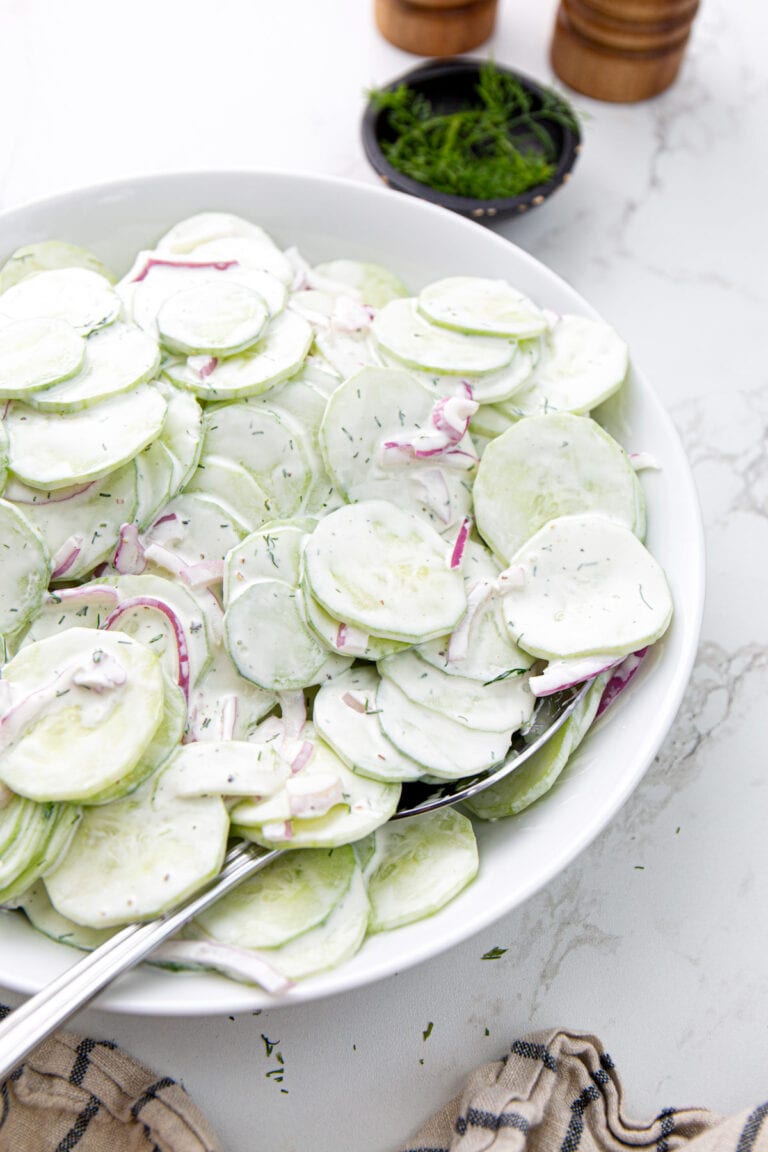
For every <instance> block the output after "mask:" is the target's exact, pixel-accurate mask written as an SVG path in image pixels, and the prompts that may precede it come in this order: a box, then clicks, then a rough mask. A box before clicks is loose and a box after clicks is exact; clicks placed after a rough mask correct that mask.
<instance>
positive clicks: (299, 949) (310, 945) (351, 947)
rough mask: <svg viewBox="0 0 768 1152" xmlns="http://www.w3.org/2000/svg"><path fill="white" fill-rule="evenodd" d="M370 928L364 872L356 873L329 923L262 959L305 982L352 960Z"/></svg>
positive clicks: (269, 950) (265, 953)
mask: <svg viewBox="0 0 768 1152" xmlns="http://www.w3.org/2000/svg"><path fill="white" fill-rule="evenodd" d="M367 927H368V897H367V895H366V891H365V883H364V881H363V877H362V875H361V873H360V870H359V869H358V868H356V869H355V870H354V872H353V873H352V879H351V881H350V884H349V887H348V889H347V891H346V892H345V893H344V895H343V896H342V898H341V900H340V901H339V902H338V904H337V905H336V907H335V908H334V909H333V911H332V912H331V913H330V915H329V916H328V917H327V919H326V920H324V921H323V922H322V923H321V924H318V925H317V927H315V928H310V930H309V931H308V932H302V934H301V935H300V936H296V937H294V939H293V940H289V941H287V943H285V944H283V945H282V946H281V947H280V948H270V949H264V950H263V951H262V953H261V954H262V956H263V957H264V959H265V960H266V961H267V963H268V964H270V965H271V966H272V967H273V968H276V969H277V971H278V972H280V973H281V974H282V975H283V976H285V977H287V978H288V979H289V980H303V979H305V978H306V977H307V976H313V975H315V974H316V973H318V972H324V971H325V970H326V969H328V968H335V967H336V966H337V965H339V964H343V963H344V961H345V960H349V958H350V957H351V956H354V955H355V953H356V952H357V951H358V949H359V948H360V945H361V944H362V943H363V940H364V939H365V934H366V930H367Z"/></svg>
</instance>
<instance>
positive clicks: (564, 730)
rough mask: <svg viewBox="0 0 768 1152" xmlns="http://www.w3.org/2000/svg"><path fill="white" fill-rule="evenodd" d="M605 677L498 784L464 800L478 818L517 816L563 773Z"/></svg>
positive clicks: (583, 733)
mask: <svg viewBox="0 0 768 1152" xmlns="http://www.w3.org/2000/svg"><path fill="white" fill-rule="evenodd" d="M607 680H608V676H607V675H606V676H598V677H597V678H596V680H595V683H594V685H593V686H592V687H591V688H590V690H589V691H588V692H587V694H586V696H584V698H583V699H582V700H580V701H579V703H578V704H577V705H576V707H575V708H574V710H573V712H572V713H571V715H570V716H569V717H568V719H567V720H566V722H565V724H563V726H562V727H561V728H560V730H559V731H558V732H556V733H555V735H554V736H552V737H551V738H550V739H549V740H548V741H547V743H546V744H544V745H543V747H541V748H540V749H539V750H538V752H534V753H533V755H532V756H531V757H530V758H529V759H528V760H526V761H525V763H524V764H521V765H520V767H519V768H517V769H516V770H515V771H514V772H511V773H510V774H509V776H505V777H504V779H503V780H500V781H499V782H498V784H492V785H491V786H490V788H486V789H485V791H484V792H479V793H478V794H477V795H476V796H472V797H471V798H470V799H469V800H467V801H465V807H467V808H468V809H469V810H470V812H472V814H473V815H474V816H478V817H479V818H480V819H481V820H501V819H503V818H504V817H506V816H516V815H517V814H518V813H519V812H522V811H524V809H526V808H528V807H529V806H530V805H531V804H533V803H534V801H536V800H538V799H539V798H540V797H541V796H543V795H544V794H545V793H546V792H548V791H549V789H550V788H551V787H552V785H553V784H554V783H555V781H556V780H557V778H558V777H559V776H560V774H561V773H562V771H563V769H564V768H565V766H566V764H567V763H568V760H569V759H570V757H571V756H572V754H573V753H574V752H575V751H576V749H577V748H578V746H579V744H580V743H581V741H582V740H583V739H584V737H585V736H586V734H587V731H588V730H589V728H590V726H591V724H592V721H593V720H594V718H595V716H596V714H597V709H598V707H599V705H600V700H601V698H602V695H603V689H604V688H605V684H606V681H607Z"/></svg>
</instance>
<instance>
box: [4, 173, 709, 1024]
mask: <svg viewBox="0 0 768 1152" xmlns="http://www.w3.org/2000/svg"><path fill="white" fill-rule="evenodd" d="M249 182H256V184H258V183H264V184H265V185H266V189H265V190H266V191H269V192H271V191H272V187H270V186H274V190H275V191H278V190H279V189H280V188H281V187H282V190H283V191H284V192H285V191H288V190H289V188H290V186H293V187H292V189H290V190H292V191H295V193H297V194H298V193H301V200H302V203H303V202H304V200H305V199H306V193H307V192H309V191H311V190H312V189H315V190H316V191H317V189H318V188H319V187H323V188H325V189H326V192H327V194H328V195H329V197H331V198H332V202H333V203H335V202H336V199H337V194H338V193H344V192H346V193H347V194H349V195H351V196H353V197H356V198H359V200H360V201H365V200H370V199H373V200H374V201H377V202H378V203H380V204H382V205H383V204H385V203H388V204H389V205H390V209H391V211H394V212H396V213H397V214H401V213H402V212H406V213H410V214H412V215H415V216H416V217H421V219H422V220H423V221H424V222H425V223H426V222H428V220H429V219H435V220H439V221H442V223H443V226H445V227H448V228H450V229H455V230H457V231H459V232H461V233H463V234H464V236H465V237H467V238H468V239H469V240H471V239H472V238H474V237H479V238H481V239H480V240H479V243H480V246H481V248H482V249H487V250H488V252H489V255H492V254H493V252H495V251H498V253H499V255H500V256H501V254H502V253H503V252H504V251H505V250H508V251H509V253H510V256H511V259H512V261H513V262H515V261H516V262H517V263H518V267H520V266H521V265H522V267H523V269H525V268H526V266H527V268H528V269H529V270H530V271H531V272H532V273H533V274H534V275H535V276H537V277H543V278H544V279H546V280H548V281H551V282H553V286H555V287H558V286H559V288H558V290H562V291H564V292H565V293H566V294H567V295H568V296H569V297H570V298H572V303H573V304H578V306H579V308H580V309H582V310H583V313H584V314H585V315H589V316H593V317H598V316H599V313H598V311H597V310H596V308H595V307H594V306H593V305H592V304H590V303H589V301H588V300H586V299H585V298H584V297H583V296H582V295H581V294H580V293H579V292H578V291H577V290H576V289H575V288H574V287H573V286H572V285H570V284H569V283H568V282H567V281H566V280H565V279H564V278H563V277H562V276H561V275H559V274H558V273H557V272H555V271H554V270H553V269H551V268H550V267H549V266H548V265H546V264H544V263H543V262H542V261H540V260H538V259H536V258H535V257H533V256H531V255H530V254H529V253H527V252H525V251H524V250H523V249H521V248H520V247H519V246H517V245H516V244H514V242H511V241H509V240H507V239H506V238H505V237H503V236H502V235H500V234H498V233H495V232H493V231H490V230H487V229H482V230H480V231H479V232H478V230H477V229H476V228H475V227H474V225H473V224H472V222H471V221H469V220H467V219H466V218H462V217H461V216H457V215H456V214H455V213H451V212H449V211H448V210H447V209H445V208H443V207H441V206H439V205H434V204H431V203H429V202H427V201H424V200H420V201H419V200H411V199H408V200H404V199H403V198H402V197H395V196H393V195H392V194H391V193H390V192H388V191H387V190H386V189H385V188H382V187H379V186H377V185H375V184H374V185H368V184H365V183H363V182H361V181H357V180H351V179H349V178H344V177H335V176H328V175H314V174H311V173H306V172H285V171H279V170H267V169H258V168H240V169H218V170H216V169H213V170H205V169H198V170H189V171H183V170H182V171H179V170H168V171H164V172H156V173H151V174H144V175H137V176H126V177H123V178H118V179H115V180H110V181H106V182H97V183H92V184H89V185H83V186H80V187H71V188H69V189H63V190H61V191H60V192H58V193H54V194H52V195H47V196H41V197H38V198H36V199H33V200H29V201H26V202H24V203H22V204H18V205H15V206H12V207H9V208H6V209H4V210H3V211H2V212H0V227H2V225H4V224H6V223H7V222H11V221H13V220H14V218H18V222H19V223H22V222H23V218H24V216H25V215H26V214H28V213H33V214H39V213H40V212H41V211H43V212H44V211H45V210H46V209H49V210H54V209H56V210H58V211H59V212H63V211H68V210H71V209H72V208H76V209H79V210H82V201H83V199H88V198H100V199H101V201H102V202H103V203H107V202H109V201H114V200H117V201H119V202H122V201H123V200H125V198H129V199H130V198H131V197H133V196H136V195H137V194H139V193H141V192H142V190H144V194H145V195H146V194H147V192H149V191H152V190H154V189H158V188H162V189H163V194H164V195H166V196H167V197H168V196H170V195H171V194H172V193H176V192H177V191H178V189H179V187H180V186H184V187H186V186H188V185H190V186H192V188H191V190H190V194H189V195H190V197H191V196H192V195H193V194H194V199H195V201H196V202H197V207H196V208H194V209H193V211H200V212H202V211H206V210H215V207H214V208H213V209H211V208H210V194H209V188H210V186H211V185H214V186H215V185H220V186H222V187H223V188H228V189H233V191H232V192H231V193H229V195H231V197H232V198H233V199H237V198H242V196H243V195H244V191H246V190H247V188H246V186H247V184H248V183H249ZM241 186H243V187H242V188H241ZM153 206H154V201H153ZM360 206H361V205H360V204H358V207H360ZM220 210H222V211H235V209H232V208H229V207H226V206H224V205H222V206H221V208H220ZM365 210H366V219H367V213H368V210H369V205H365ZM280 211H281V212H282V211H283V209H282V201H281V207H280ZM312 213H313V216H314V215H316V206H315V205H314V203H313V204H312ZM387 214H388V215H390V214H391V212H389V213H387ZM32 240H33V238H30V242H32ZM492 250H493V252H492ZM1 256H2V253H0V257H1ZM420 260H421V257H420ZM632 370H633V375H634V377H635V379H636V382H637V384H638V385H639V391H640V393H641V395H643V394H644V395H646V396H647V398H648V399H649V400H650V401H651V409H652V412H653V419H654V421H656V422H657V423H658V427H659V429H660V431H661V433H662V434H663V436H664V437H665V438H666V440H667V441H668V442H669V444H670V446H671V447H672V448H673V449H674V452H675V463H676V465H677V466H678V475H677V477H676V480H677V483H678V485H679V488H680V490H681V497H680V498H681V500H682V502H683V503H684V505H685V506H686V508H687V510H688V511H689V512H690V514H691V515H690V520H688V521H687V522H686V524H685V530H686V539H685V557H686V565H687V567H686V570H685V577H686V581H685V585H684V591H685V607H686V611H685V613H684V614H683V617H682V620H681V619H678V618H677V616H676V620H677V623H675V621H673V630H674V631H676V632H677V633H678V637H677V639H676V640H675V641H674V643H675V645H676V646H677V647H678V648H679V649H680V651H679V653H678V656H677V657H676V658H675V659H674V661H673V662H672V663H671V666H670V660H669V658H668V656H667V655H666V649H665V650H664V651H661V652H660V653H659V656H658V659H659V660H664V661H665V664H666V665H667V670H666V674H665V676H666V679H665V686H666V692H665V695H664V697H663V700H662V701H661V702H660V704H659V708H658V710H657V712H656V713H654V716H653V723H651V724H648V725H647V726H646V727H645V728H644V729H643V731H642V733H641V734H640V737H639V739H638V741H637V744H636V745H633V747H632V755H631V759H632V762H633V767H632V771H631V772H629V773H627V772H626V771H624V772H622V773H619V774H617V776H616V778H614V779H612V782H611V785H610V788H609V790H608V793H607V796H606V795H603V796H602V797H600V798H599V801H600V802H599V804H598V807H599V818H597V817H595V816H592V817H590V818H588V819H587V820H585V821H584V822H583V823H582V824H580V826H579V827H578V828H577V829H574V830H573V832H574V834H573V835H572V836H569V837H566V838H564V840H563V841H562V842H559V843H557V844H556V845H554V846H553V848H552V852H551V854H550V855H549V856H548V857H547V859H546V861H545V863H544V864H543V865H542V864H541V862H539V866H538V867H537V868H534V869H533V870H532V872H531V873H529V874H528V875H526V876H525V877H522V878H518V883H517V887H516V896H515V899H514V901H513V902H512V903H506V902H505V903H504V907H503V908H501V909H499V908H498V907H497V906H496V905H497V904H498V900H497V901H496V903H495V904H493V905H492V906H491V907H488V906H486V907H484V908H481V909H480V910H479V911H477V910H475V912H474V913H473V915H472V916H471V917H469V918H467V920H465V922H463V923H462V924H460V925H459V926H458V927H455V926H454V927H453V928H452V929H451V931H450V933H448V935H449V937H450V938H449V939H448V940H447V942H446V940H445V939H444V938H443V937H444V936H445V933H443V934H442V935H441V932H440V931H439V930H438V931H434V930H433V931H432V932H426V933H423V932H421V933H419V932H418V929H419V928H420V927H421V928H423V926H424V924H425V923H427V924H429V919H428V920H427V921H419V922H417V923H416V924H414V925H411V926H407V927H406V928H403V929H400V930H399V933H400V934H401V935H400V936H399V940H400V941H401V943H402V944H404V945H405V953H406V954H405V955H403V954H402V951H401V952H400V953H399V954H398V955H397V957H396V958H395V957H393V956H392V955H385V956H376V958H375V959H373V960H372V961H369V962H368V963H367V964H366V965H365V968H364V970H363V971H360V970H354V971H351V972H350V971H349V969H348V964H349V962H347V963H346V964H345V965H342V966H341V968H336V969H333V970H331V972H330V973H327V974H323V973H321V974H319V975H318V976H316V977H312V978H311V979H310V980H308V981H301V982H299V984H298V985H297V986H296V988H295V989H294V990H293V991H292V993H291V994H290V995H287V996H284V997H279V998H270V997H269V996H268V995H267V994H266V993H262V992H261V991H260V990H259V989H255V988H251V987H249V986H245V985H238V984H234V983H233V982H231V981H228V980H224V979H223V978H218V977H216V976H210V975H208V976H204V977H203V976H200V977H193V976H192V974H190V973H182V974H169V973H164V972H160V971H158V970H157V969H151V970H146V969H143V970H142V971H140V972H133V973H129V974H127V976H125V977H123V978H121V981H120V982H119V984H118V985H117V986H115V987H114V988H110V989H108V990H107V991H105V992H104V993H103V994H102V995H101V996H100V997H99V999H98V1001H97V1003H96V1007H98V1008H101V1009H103V1010H106V1011H114V1012H120V1013H130V1014H145V1015H150V1016H190V1017H192V1016H203V1015H213V1014H217V1013H219V1012H222V1011H231V1012H241V1011H242V1012H245V1011H253V1010H254V1009H256V1008H265V1007H268V1008H270V1010H273V1009H277V1008H283V1007H289V1006H293V1005H299V1004H301V1003H307V1002H311V1001H314V1000H319V999H324V998H326V997H328V996H333V995H338V994H340V993H345V992H349V991H352V990H354V989H357V988H365V987H368V986H369V985H372V984H375V983H377V982H378V981H380V980H382V979H384V978H387V977H391V976H395V975H396V974H397V973H398V972H401V971H404V970H405V969H408V968H411V967H414V966H416V965H417V964H420V963H422V962H424V961H425V960H428V959H431V958H434V957H436V956H438V955H440V954H442V953H443V952H445V951H447V950H449V949H450V948H452V947H455V946H456V945H457V944H460V943H461V942H463V941H466V940H467V939H469V938H470V937H472V936H474V935H476V934H477V933H478V932H479V931H481V930H483V929H485V928H487V927H489V926H490V925H491V924H493V923H495V922H496V920H497V919H498V918H499V917H500V916H501V915H505V914H509V913H510V912H511V911H512V910H513V909H517V908H519V907H520V906H521V905H522V904H524V903H525V902H526V901H527V900H528V899H529V898H530V897H531V896H533V895H534V894H535V893H536V892H538V891H539V890H541V889H542V888H544V887H545V886H546V885H547V884H549V883H550V882H551V881H552V880H553V879H554V878H555V877H556V876H557V875H559V874H560V872H562V870H563V869H564V868H565V867H566V866H567V865H568V864H570V863H571V862H572V861H573V860H574V859H575V858H576V857H577V856H578V855H579V854H580V853H581V852H582V851H583V850H584V849H585V848H586V847H587V846H588V845H589V844H590V843H591V842H592V841H593V840H594V839H595V837H596V836H597V835H599V834H600V833H601V832H602V831H603V830H604V829H605V828H606V827H607V826H608V825H609V824H610V822H611V821H612V820H613V818H614V817H615V815H616V813H617V812H618V811H619V809H620V808H621V806H622V805H623V804H624V802H625V801H626V800H627V798H628V797H629V796H630V795H631V794H632V792H633V791H634V789H635V788H636V787H637V785H638V783H639V781H640V780H641V779H642V777H643V775H644V774H645V772H646V771H647V769H648V766H649V765H650V763H651V761H652V760H653V758H654V756H655V755H656V754H657V752H658V751H659V749H660V747H661V745H662V744H663V742H664V740H665V739H666V738H667V735H668V733H669V729H670V726H671V724H672V722H673V721H674V718H675V715H676V714H677V712H678V710H679V707H680V704H681V702H682V698H683V694H684V692H685V690H686V687H687V685H688V682H689V679H690V675H691V671H692V669H693V665H694V662H695V659H696V653H697V647H698V640H699V636H700V632H701V621H702V615H703V609H704V573H705V551H704V532H703V524H702V519H701V511H700V506H699V501H698V496H697V493H696V487H695V484H694V480H693V475H692V471H691V466H690V463H689V461H688V459H687V457H686V455H685V452H684V449H683V446H682V443H681V440H680V436H679V434H678V432H677V430H676V428H675V425H674V422H673V420H672V417H671V416H670V414H669V412H668V411H667V409H666V408H665V407H664V405H663V404H662V402H661V399H660V396H659V394H658V392H657V391H656V389H655V388H654V386H653V385H652V384H651V383H650V382H649V381H648V379H647V377H645V376H644V374H643V373H642V370H641V369H639V368H638V366H637V365H636V364H634V363H633V366H632ZM643 410H644V409H643ZM681 631H682V635H681V634H680V633H681ZM649 671H650V670H649ZM642 675H643V673H642V671H641V673H640V676H642ZM640 676H639V677H638V679H639V678H640ZM626 703H627V704H628V703H630V701H629V700H627V701H626ZM622 707H623V704H622V702H621V701H619V708H622ZM613 715H614V713H613V711H612V712H611V716H613ZM616 721H617V727H621V723H620V716H618V715H617V716H616ZM607 727H608V726H607V725H605V726H603V725H602V724H601V725H600V726H599V728H600V731H599V732H598V731H597V729H596V732H595V735H596V737H597V738H598V740H599V739H600V734H601V732H603V731H605V730H606V728H607ZM535 807H537V806H534V808H535ZM528 811H529V813H530V812H531V811H532V809H529V810H528ZM542 811H543V809H542ZM525 816H526V814H525V813H523V814H522V816H521V817H518V818H517V820H518V821H521V822H522V823H520V824H519V825H518V828H519V831H520V832H521V834H522V835H521V837H520V838H521V839H527V838H529V836H528V833H529V832H530V831H531V830H530V829H529V828H528V827H527V825H526V824H525V820H524V818H525ZM505 900H506V898H505ZM435 927H436V925H435ZM21 928H23V929H25V930H26V931H25V932H24V935H27V933H32V932H34V930H33V929H31V928H30V927H29V926H28V925H20V929H21ZM409 928H413V929H415V930H417V932H416V935H417V936H418V939H417V940H416V941H415V942H412V941H411V936H410V932H409ZM0 931H2V930H1V929H0ZM9 935H10V938H11V943H12V944H13V943H14V942H15V940H16V939H18V935H19V934H18V933H14V931H13V926H11V932H10V934H9ZM35 944H36V946H37V945H39V952H40V955H39V956H38V951H37V948H36V953H35V955H36V960H37V959H39V961H40V965H39V966H40V967H41V968H42V969H44V970H45V976H44V977H43V982H44V980H45V979H48V978H51V977H52V976H55V975H57V974H58V973H59V972H61V971H63V970H64V969H65V968H66V966H67V956H70V957H71V955H72V953H71V951H69V950H68V949H67V948H66V947H65V946H64V945H62V944H55V943H54V942H52V941H50V940H47V939H46V938H45V937H43V936H41V935H39V934H37V933H35ZM5 951H6V949H5V947H4V948H3V949H0V955H2V954H3V953H4V952H5ZM43 953H44V954H43ZM353 960H354V958H353ZM345 969H346V970H345ZM184 977H190V979H189V980H185V979H184ZM0 980H2V981H3V982H4V983H6V985H7V986H8V987H9V988H13V989H15V990H16V991H19V992H32V991H35V990H37V988H39V987H40V986H41V977H40V974H39V971H38V970H36V968H35V966H34V965H32V966H31V967H29V968H26V967H25V968H24V969H23V970H15V971H13V972H12V973H11V972H9V970H8V969H5V968H4V965H3V964H2V962H0ZM168 980H173V981H174V986H173V988H171V987H170V986H169V984H168V982H167V981H168ZM209 982H213V983H209ZM183 985H186V991H181V992H179V991H178V990H177V989H178V988H181V987H182V986H183ZM169 991H170V992H171V995H170V996H168V992H169Z"/></svg>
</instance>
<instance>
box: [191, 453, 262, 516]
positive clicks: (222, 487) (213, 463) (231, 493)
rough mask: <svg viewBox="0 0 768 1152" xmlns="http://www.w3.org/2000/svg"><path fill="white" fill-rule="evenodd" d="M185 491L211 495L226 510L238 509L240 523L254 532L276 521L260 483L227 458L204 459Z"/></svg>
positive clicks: (206, 457)
mask: <svg viewBox="0 0 768 1152" xmlns="http://www.w3.org/2000/svg"><path fill="white" fill-rule="evenodd" d="M184 491H185V492H197V493H201V494H202V495H204V496H210V497H212V498H213V499H214V500H216V501H217V502H218V503H219V504H221V505H222V506H223V507H228V508H230V509H231V510H232V511H235V510H236V514H237V519H238V520H239V522H240V523H241V524H243V525H244V526H245V527H246V528H248V530H249V531H251V532H253V531H255V530H256V529H257V528H260V527H261V525H262V524H264V523H266V522H267V521H268V520H270V519H271V518H272V517H271V513H270V511H269V496H268V495H267V493H266V492H265V491H264V489H263V488H262V487H261V485H260V484H259V482H258V480H256V479H255V477H254V476H252V475H251V473H250V472H248V471H247V469H245V468H243V466H242V464H236V463H235V462H234V461H233V460H228V459H227V457H226V456H213V455H211V456H207V455H206V456H201V457H200V460H199V462H198V465H197V468H196V469H195V471H194V472H193V473H192V478H191V480H190V481H189V482H188V483H187V484H186V485H185V488H184Z"/></svg>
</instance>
